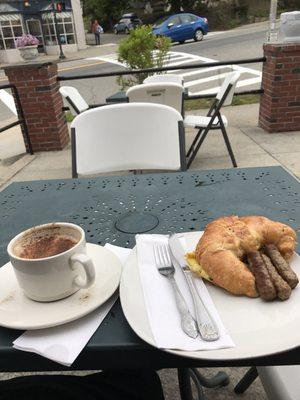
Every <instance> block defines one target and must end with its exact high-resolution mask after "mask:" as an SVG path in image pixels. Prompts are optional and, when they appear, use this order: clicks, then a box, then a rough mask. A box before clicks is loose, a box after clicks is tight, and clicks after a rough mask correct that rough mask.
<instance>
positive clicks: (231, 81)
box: [216, 72, 241, 107]
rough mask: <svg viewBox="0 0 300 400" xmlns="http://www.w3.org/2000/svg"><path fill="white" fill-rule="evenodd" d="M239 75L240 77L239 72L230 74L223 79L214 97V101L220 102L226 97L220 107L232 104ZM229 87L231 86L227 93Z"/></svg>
mask: <svg viewBox="0 0 300 400" xmlns="http://www.w3.org/2000/svg"><path fill="white" fill-rule="evenodd" d="M240 75H241V74H240V72H230V73H229V74H228V75H227V76H226V78H225V79H224V82H223V83H222V85H221V87H220V90H219V92H218V94H217V96H216V99H217V100H219V101H220V100H222V98H223V96H225V95H226V98H225V100H224V102H223V103H222V107H224V106H229V105H230V104H231V103H232V99H233V95H234V91H235V87H236V84H237V82H238V80H239V77H240ZM229 85H231V88H230V90H229V91H228V92H227V89H228V87H229ZM226 92H227V93H226Z"/></svg>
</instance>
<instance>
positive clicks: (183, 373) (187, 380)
mask: <svg viewBox="0 0 300 400" xmlns="http://www.w3.org/2000/svg"><path fill="white" fill-rule="evenodd" d="M177 374H178V383H179V390H180V397H181V400H193V395H192V387H191V376H190V372H189V368H178V369H177Z"/></svg>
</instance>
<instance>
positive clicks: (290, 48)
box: [263, 42, 300, 53]
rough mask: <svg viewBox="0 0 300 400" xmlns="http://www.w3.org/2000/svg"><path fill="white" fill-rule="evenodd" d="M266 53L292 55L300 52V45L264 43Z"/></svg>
mask: <svg viewBox="0 0 300 400" xmlns="http://www.w3.org/2000/svg"><path fill="white" fill-rule="evenodd" d="M263 48H264V52H265V53H292V52H298V51H300V42H299V43H264V46H263Z"/></svg>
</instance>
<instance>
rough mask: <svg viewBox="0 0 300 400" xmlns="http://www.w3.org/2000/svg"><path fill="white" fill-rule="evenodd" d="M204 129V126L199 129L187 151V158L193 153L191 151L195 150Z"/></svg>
mask: <svg viewBox="0 0 300 400" xmlns="http://www.w3.org/2000/svg"><path fill="white" fill-rule="evenodd" d="M202 131H203V128H201V129H199V131H198V133H197V135H196V136H195V137H194V140H193V142H192V144H191V146H190V148H189V149H188V152H187V153H186V157H187V158H188V157H189V156H190V155H191V153H192V152H193V150H194V147H195V144H196V143H197V141H198V139H199V137H200V135H201V133H202Z"/></svg>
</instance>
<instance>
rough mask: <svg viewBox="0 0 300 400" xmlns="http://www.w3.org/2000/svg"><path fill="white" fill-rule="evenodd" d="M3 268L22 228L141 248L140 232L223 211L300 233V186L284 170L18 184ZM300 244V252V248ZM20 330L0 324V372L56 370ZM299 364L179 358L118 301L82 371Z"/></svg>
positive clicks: (8, 203)
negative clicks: (17, 344)
mask: <svg viewBox="0 0 300 400" xmlns="http://www.w3.org/2000/svg"><path fill="white" fill-rule="evenodd" d="M0 206H1V208H0V226H1V245H0V262H1V265H3V264H4V263H6V262H7V261H8V256H7V253H6V245H7V243H8V242H9V240H10V239H11V238H12V237H13V236H15V235H16V234H17V233H19V232H20V231H22V230H24V229H27V228H29V227H31V226H34V225H38V224H42V223H46V222H50V221H69V222H74V223H76V224H79V225H81V226H82V227H83V229H84V230H85V232H86V236H87V241H88V242H91V243H98V244H100V245H104V244H105V243H112V244H115V245H119V246H124V247H129V248H131V247H133V246H134V244H135V239H134V238H135V233H138V232H149V233H164V234H166V233H171V232H187V231H193V230H195V231H197V230H202V229H203V228H204V227H205V225H206V224H207V223H208V222H209V221H212V220H213V219H215V218H217V217H219V216H223V215H231V214H235V215H248V214H249V215H250V214H252V215H265V216H266V217H269V218H271V219H274V220H278V221H281V222H283V223H287V224H289V225H290V226H292V227H293V228H294V229H295V230H296V231H297V233H298V235H299V232H300V184H299V182H298V181H297V180H296V179H295V178H294V177H293V176H292V175H290V174H289V173H288V172H286V171H285V170H284V169H283V168H281V167H266V168H249V169H228V170H213V171H212V170H211V171H190V172H184V173H167V174H145V175H144V174H143V175H130V176H119V177H115V176H109V177H100V178H95V179H76V180H71V179H70V180H51V181H37V182H23V183H13V184H12V185H10V186H9V187H8V188H7V189H5V190H4V191H3V192H2V193H0ZM299 250H300V249H299V247H298V251H299ZM19 334H20V332H19V331H13V330H9V329H4V328H0V370H2V371H5V370H21V371H26V370H49V369H53V368H55V369H56V370H57V369H58V367H57V364H54V363H51V362H50V361H47V360H45V359H43V358H41V357H38V356H36V355H33V354H30V353H24V352H18V351H15V350H13V349H12V348H11V342H12V340H13V339H14V338H16V337H17V336H18V335H19ZM145 362H147V363H148V364H149V366H151V367H154V368H161V367H175V366H177V367H178V366H192V365H194V366H201V365H206V366H215V365H267V364H269V365H278V364H284V363H299V362H300V351H298V350H294V351H293V352H289V353H287V354H286V355H278V356H272V357H268V358H267V359H266V358H265V359H264V360H259V359H257V360H255V363H253V360H252V361H251V362H250V361H247V360H241V361H238V362H231V363H227V362H226V360H225V361H224V362H220V361H217V362H213V361H211V362H207V361H204V362H203V363H201V362H200V361H198V360H196V361H195V360H188V359H184V358H181V357H175V356H172V355H169V354H166V353H165V352H161V351H159V350H155V349H153V348H152V347H150V346H148V345H146V344H145V343H144V342H142V341H141V340H140V339H139V338H138V337H137V336H136V335H135V334H134V333H133V332H132V330H131V329H130V327H129V326H128V324H127V322H126V320H125V318H124V315H123V313H122V310H121V308H120V305H119V304H117V305H116V306H115V307H114V309H113V310H112V312H111V313H110V315H109V316H108V317H107V318H106V320H105V323H104V324H103V325H101V327H100V328H99V329H98V331H97V332H96V334H95V335H94V336H93V338H92V339H91V341H90V343H89V344H88V346H87V347H86V349H85V350H84V351H83V353H82V354H81V355H80V356H79V358H78V359H77V361H76V362H75V364H74V365H73V368H74V369H96V368H99V369H100V368H101V369H102V368H103V369H105V368H106V369H107V368H121V367H126V368H130V367H139V366H145Z"/></svg>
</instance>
